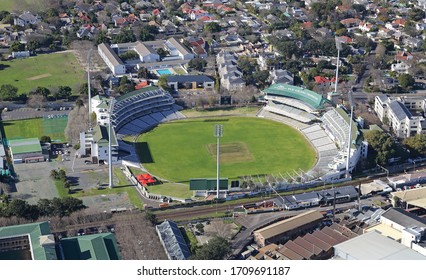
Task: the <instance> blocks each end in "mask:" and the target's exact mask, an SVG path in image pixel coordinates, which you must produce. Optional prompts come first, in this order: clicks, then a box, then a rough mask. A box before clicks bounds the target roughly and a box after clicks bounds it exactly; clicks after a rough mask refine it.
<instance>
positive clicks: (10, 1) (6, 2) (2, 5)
mask: <svg viewBox="0 0 426 280" xmlns="http://www.w3.org/2000/svg"><path fill="white" fill-rule="evenodd" d="M14 2H15V0H1V1H0V11H8V12H11V11H12V9H13V8H14Z"/></svg>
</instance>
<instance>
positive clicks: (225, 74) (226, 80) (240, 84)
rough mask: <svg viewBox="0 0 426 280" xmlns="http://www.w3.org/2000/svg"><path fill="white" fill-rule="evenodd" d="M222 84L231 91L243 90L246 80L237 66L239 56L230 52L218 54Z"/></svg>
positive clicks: (217, 59) (217, 60)
mask: <svg viewBox="0 0 426 280" xmlns="http://www.w3.org/2000/svg"><path fill="white" fill-rule="evenodd" d="M216 62H217V65H218V72H219V77H220V84H221V86H222V87H223V88H225V89H227V90H229V91H238V90H243V89H244V88H245V86H246V82H245V81H244V79H243V78H242V76H243V73H242V72H241V71H240V70H239V69H238V67H237V58H236V57H235V56H234V55H233V54H231V53H229V52H219V53H218V54H217V56H216Z"/></svg>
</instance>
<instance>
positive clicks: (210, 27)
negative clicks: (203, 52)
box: [204, 22, 222, 33]
mask: <svg viewBox="0 0 426 280" xmlns="http://www.w3.org/2000/svg"><path fill="white" fill-rule="evenodd" d="M221 30H222V28H221V27H220V25H219V23H217V22H209V23H207V24H206V25H204V31H206V32H208V33H215V32H220V31H221Z"/></svg>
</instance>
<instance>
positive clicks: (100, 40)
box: [95, 31, 111, 45]
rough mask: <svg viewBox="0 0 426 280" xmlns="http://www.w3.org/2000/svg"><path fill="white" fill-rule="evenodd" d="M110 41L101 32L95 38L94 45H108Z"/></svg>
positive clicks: (105, 34)
mask: <svg viewBox="0 0 426 280" xmlns="http://www.w3.org/2000/svg"><path fill="white" fill-rule="evenodd" d="M110 42H111V40H110V39H109V37H108V36H107V33H106V31H101V32H99V33H98V34H97V35H96V36H95V44H96V45H100V44H102V43H106V44H109V43H110Z"/></svg>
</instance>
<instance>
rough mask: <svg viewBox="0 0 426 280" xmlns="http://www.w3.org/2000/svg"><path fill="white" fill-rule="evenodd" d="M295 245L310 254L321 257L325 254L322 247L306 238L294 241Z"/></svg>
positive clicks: (298, 238)
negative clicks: (320, 255)
mask: <svg viewBox="0 0 426 280" xmlns="http://www.w3.org/2000/svg"><path fill="white" fill-rule="evenodd" d="M294 243H296V244H297V245H299V246H301V247H303V248H304V249H305V250H308V251H309V252H310V253H312V254H314V255H319V254H321V253H322V252H324V250H323V249H321V248H320V247H318V246H316V245H315V244H314V243H312V242H309V241H308V240H307V239H306V238H305V237H300V236H298V237H297V238H296V239H295V240H294Z"/></svg>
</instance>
